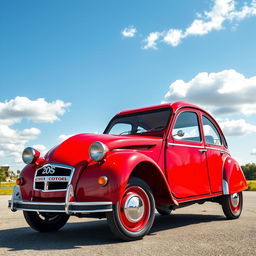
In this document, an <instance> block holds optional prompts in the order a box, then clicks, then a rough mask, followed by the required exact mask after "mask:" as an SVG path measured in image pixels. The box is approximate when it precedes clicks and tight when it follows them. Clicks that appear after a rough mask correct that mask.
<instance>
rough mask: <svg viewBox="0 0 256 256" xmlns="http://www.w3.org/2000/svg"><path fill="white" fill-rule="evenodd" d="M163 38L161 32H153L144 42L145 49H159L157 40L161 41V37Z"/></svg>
mask: <svg viewBox="0 0 256 256" xmlns="http://www.w3.org/2000/svg"><path fill="white" fill-rule="evenodd" d="M160 36H161V33H159V32H152V33H150V34H149V35H148V37H147V38H146V39H145V40H144V42H145V43H146V44H145V46H144V47H143V49H149V48H151V49H157V47H156V45H157V40H158V39H159V37H160Z"/></svg>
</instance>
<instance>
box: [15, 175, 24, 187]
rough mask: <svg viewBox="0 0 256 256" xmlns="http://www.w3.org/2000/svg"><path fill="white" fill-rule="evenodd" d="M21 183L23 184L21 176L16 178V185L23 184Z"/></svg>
mask: <svg viewBox="0 0 256 256" xmlns="http://www.w3.org/2000/svg"><path fill="white" fill-rule="evenodd" d="M23 184H24V179H23V178H22V177H20V178H18V179H17V180H16V185H18V186H21V185H23Z"/></svg>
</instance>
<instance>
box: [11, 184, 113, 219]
mask: <svg viewBox="0 0 256 256" xmlns="http://www.w3.org/2000/svg"><path fill="white" fill-rule="evenodd" d="M70 186H71V185H70ZM71 189H72V188H71ZM69 196H70V188H69V189H68V190H67V193H66V200H65V203H57V202H56V203H53V202H33V201H23V200H22V198H21V193H20V188H19V187H18V186H15V187H14V190H13V195H12V199H11V200H9V201H8V208H10V209H11V211H13V212H15V211H17V210H23V211H32V212H62V213H66V214H69V215H71V214H76V213H95V212H110V211H112V202H71V201H70V198H69Z"/></svg>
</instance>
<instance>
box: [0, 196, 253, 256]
mask: <svg viewBox="0 0 256 256" xmlns="http://www.w3.org/2000/svg"><path fill="white" fill-rule="evenodd" d="M9 198H10V197H9V196H0V255H30V256H33V255H51V256H55V255H61V256H64V255H76V256H79V255H83V256H84V255H86V256H91V255H104V256H105V255H115V256H118V255H122V256H124V255H129V256H131V255H154V256H155V255H157V256H158V255H175V256H177V255H182V256H183V255H196V256H198V255H200V256H204V255H207V256H208V255H225V256H228V255H232V256H233V255H246V256H247V255H249V256H252V255H256V192H244V211H243V213H242V215H241V217H240V218H239V219H238V220H232V221H228V220H226V219H225V218H224V215H223V214H222V210H221V207H220V205H218V204H214V203H205V204H203V205H198V204H196V205H193V206H189V207H185V208H181V209H177V210H176V211H174V212H173V214H172V215H171V216H166V217H161V216H160V215H158V214H157V216H156V219H155V223H154V226H153V228H152V230H151V233H150V235H148V236H146V237H144V239H143V240H140V241H135V242H120V241H118V240H117V239H115V238H114V236H113V235H112V233H111V232H110V230H109V228H108V226H107V223H106V221H105V220H96V219H78V218H75V217H72V218H71V219H70V220H69V222H68V224H67V225H66V226H65V227H64V228H63V229H62V230H60V231H59V232H56V233H48V234H46V233H37V232H35V231H33V230H32V229H30V228H29V227H28V226H27V224H26V222H25V220H24V219H23V215H22V212H16V213H12V212H10V211H9V210H8V209H7V208H6V206H7V200H8V199H9Z"/></svg>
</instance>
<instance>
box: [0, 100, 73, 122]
mask: <svg viewBox="0 0 256 256" xmlns="http://www.w3.org/2000/svg"><path fill="white" fill-rule="evenodd" d="M70 105H71V104H70V103H65V102H64V101H62V100H56V101H53V102H47V101H46V100H45V99H44V98H38V99H36V100H30V99H29V98H27V97H19V96H18V97H16V98H15V99H12V100H9V101H5V102H0V123H2V124H7V125H12V124H14V123H18V122H20V121H21V119H22V118H27V119H29V120H31V121H33V122H37V123H43V122H54V121H56V120H58V119H59V117H58V116H60V115H63V114H64V113H65V112H66V108H67V107H69V106H70Z"/></svg>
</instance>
